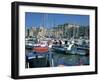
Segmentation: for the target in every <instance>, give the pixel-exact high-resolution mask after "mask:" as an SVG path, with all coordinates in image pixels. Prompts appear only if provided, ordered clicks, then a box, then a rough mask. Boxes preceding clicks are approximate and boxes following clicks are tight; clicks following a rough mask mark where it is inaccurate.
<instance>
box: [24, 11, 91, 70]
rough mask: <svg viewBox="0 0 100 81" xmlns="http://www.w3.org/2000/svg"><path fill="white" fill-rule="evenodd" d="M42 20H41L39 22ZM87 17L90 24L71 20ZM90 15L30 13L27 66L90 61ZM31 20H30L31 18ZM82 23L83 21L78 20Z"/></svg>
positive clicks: (26, 35)
mask: <svg viewBox="0 0 100 81" xmlns="http://www.w3.org/2000/svg"><path fill="white" fill-rule="evenodd" d="M31 16H32V17H37V18H35V19H38V18H39V19H38V21H35V20H34V18H31ZM70 17H71V18H73V19H72V21H76V22H77V20H76V19H75V18H83V19H84V18H86V20H87V21H84V22H86V23H87V24H84V25H83V23H84V22H81V24H78V23H73V22H69V21H68V20H69V19H70ZM88 19H89V17H88V16H79V15H70V14H67V15H65V14H51V13H28V12H27V13H26V22H27V23H28V24H29V23H31V24H32V23H33V22H32V21H34V23H33V25H32V26H33V27H31V26H30V27H27V26H26V29H25V68H40V67H59V66H80V65H89V64H90V60H89V59H90V58H89V56H90V54H89V48H90V45H89V44H90V41H89V25H88V24H89V23H88V22H89V21H88ZM28 20H30V22H29V21H28ZM78 22H79V21H78Z"/></svg>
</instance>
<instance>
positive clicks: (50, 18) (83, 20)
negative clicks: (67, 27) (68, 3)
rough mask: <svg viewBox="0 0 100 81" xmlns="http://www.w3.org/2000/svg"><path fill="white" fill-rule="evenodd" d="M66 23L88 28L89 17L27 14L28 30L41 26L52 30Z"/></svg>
mask: <svg viewBox="0 0 100 81" xmlns="http://www.w3.org/2000/svg"><path fill="white" fill-rule="evenodd" d="M65 23H70V24H78V25H84V26H87V25H89V15H72V14H53V13H34V12H25V27H27V28H30V27H40V26H44V27H47V28H50V27H54V26H57V25H61V24H65Z"/></svg>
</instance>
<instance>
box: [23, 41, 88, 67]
mask: <svg viewBox="0 0 100 81" xmlns="http://www.w3.org/2000/svg"><path fill="white" fill-rule="evenodd" d="M25 55H26V66H25V67H26V68H37V67H57V66H80V65H89V45H85V44H84V45H79V44H76V43H75V42H72V43H66V44H65V43H60V42H59V43H57V42H55V41H53V42H50V41H49V42H40V43H38V44H33V45H31V49H27V46H26V54H25Z"/></svg>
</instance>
